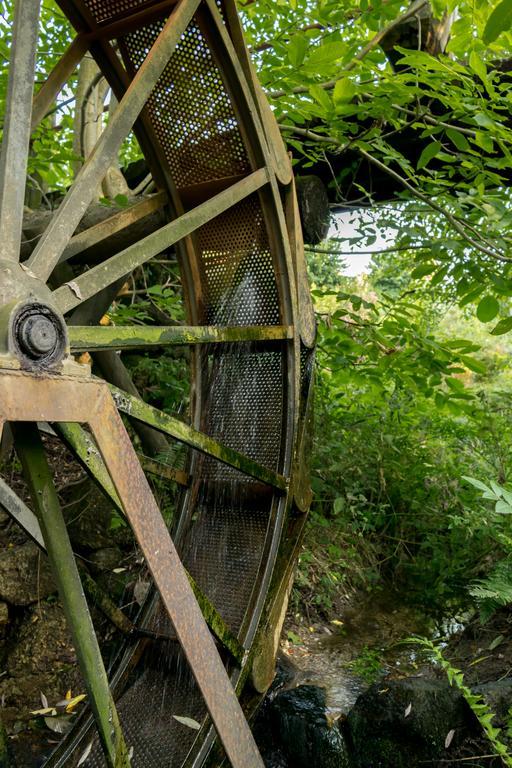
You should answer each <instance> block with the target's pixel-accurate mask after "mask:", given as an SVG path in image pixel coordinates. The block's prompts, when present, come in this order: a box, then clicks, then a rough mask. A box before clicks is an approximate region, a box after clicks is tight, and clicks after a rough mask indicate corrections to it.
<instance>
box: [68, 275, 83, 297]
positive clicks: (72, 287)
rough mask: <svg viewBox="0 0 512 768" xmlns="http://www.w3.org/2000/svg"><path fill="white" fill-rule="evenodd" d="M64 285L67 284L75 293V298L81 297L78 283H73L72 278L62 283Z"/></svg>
mask: <svg viewBox="0 0 512 768" xmlns="http://www.w3.org/2000/svg"><path fill="white" fill-rule="evenodd" d="M64 285H67V286H68V288H70V289H71V290H72V291H73V293H74V294H75V296H76V297H77V299H83V296H82V291H81V290H80V286H79V285H78V283H75V281H74V280H70V281H69V283H64Z"/></svg>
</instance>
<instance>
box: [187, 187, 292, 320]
mask: <svg viewBox="0 0 512 768" xmlns="http://www.w3.org/2000/svg"><path fill="white" fill-rule="evenodd" d="M196 237H197V243H198V247H199V250H200V253H201V258H202V263H203V271H204V275H205V290H204V293H205V301H206V304H207V317H206V319H207V322H208V323H212V324H215V325H274V324H277V323H279V318H280V312H279V297H278V294H277V285H276V278H275V270H274V264H273V262H272V255H271V252H270V247H269V242H268V235H267V230H266V226H265V222H264V219H263V213H262V210H261V204H260V201H259V199H258V196H257V195H252V196H251V197H249V198H247V199H246V200H243V201H242V202H240V203H238V204H237V205H235V206H233V208H230V209H229V210H228V211H226V212H225V213H223V214H222V215H221V216H218V217H217V218H216V219H214V220H213V221H211V222H209V223H208V224H207V225H205V226H204V227H201V228H200V229H199V230H198V232H197V236H196Z"/></svg>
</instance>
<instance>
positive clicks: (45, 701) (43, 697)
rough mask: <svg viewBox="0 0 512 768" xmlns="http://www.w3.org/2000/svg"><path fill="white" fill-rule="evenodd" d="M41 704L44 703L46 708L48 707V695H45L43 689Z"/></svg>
mask: <svg viewBox="0 0 512 768" xmlns="http://www.w3.org/2000/svg"><path fill="white" fill-rule="evenodd" d="M41 704H42V705H43V707H44V708H45V709H47V708H48V699H47V698H46V696H45V695H44V693H43V692H42V691H41Z"/></svg>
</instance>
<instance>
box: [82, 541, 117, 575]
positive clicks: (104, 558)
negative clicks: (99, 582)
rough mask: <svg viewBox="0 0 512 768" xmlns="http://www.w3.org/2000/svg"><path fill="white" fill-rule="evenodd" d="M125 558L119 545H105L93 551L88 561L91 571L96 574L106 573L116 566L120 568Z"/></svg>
mask: <svg viewBox="0 0 512 768" xmlns="http://www.w3.org/2000/svg"><path fill="white" fill-rule="evenodd" d="M122 559H123V554H122V552H121V550H120V549H119V547H103V549H97V550H96V551H95V552H93V553H92V554H91V555H90V556H89V558H88V562H89V565H90V568H91V571H92V572H93V573H95V574H99V573H104V572H105V571H113V570H114V568H118V567H119V566H120V564H121V561H122Z"/></svg>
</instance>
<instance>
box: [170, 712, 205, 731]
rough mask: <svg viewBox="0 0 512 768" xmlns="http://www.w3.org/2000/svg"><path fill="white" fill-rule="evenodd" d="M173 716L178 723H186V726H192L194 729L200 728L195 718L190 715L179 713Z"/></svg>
mask: <svg viewBox="0 0 512 768" xmlns="http://www.w3.org/2000/svg"><path fill="white" fill-rule="evenodd" d="M173 717H174V719H175V720H177V721H178V723H181V724H182V725H186V726H187V727H188V728H193V729H194V730H195V731H198V730H199V729H200V728H201V725H200V724H199V723H198V722H197V720H193V719H192V718H191V717H182V716H181V715H173Z"/></svg>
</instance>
